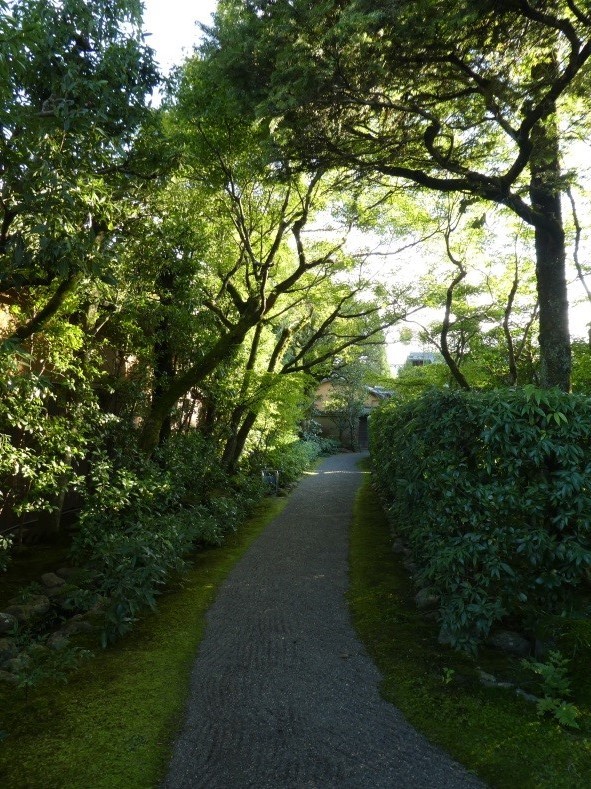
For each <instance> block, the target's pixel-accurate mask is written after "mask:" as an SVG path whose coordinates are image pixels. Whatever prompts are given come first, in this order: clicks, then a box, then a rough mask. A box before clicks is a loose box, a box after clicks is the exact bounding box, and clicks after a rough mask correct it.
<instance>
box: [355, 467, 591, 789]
mask: <svg viewBox="0 0 591 789" xmlns="http://www.w3.org/2000/svg"><path fill="white" fill-rule="evenodd" d="M391 544H392V538H391V535H390V529H389V525H388V523H387V521H386V518H385V516H384V513H383V510H382V508H381V504H380V501H379V498H378V496H377V494H376V493H375V491H374V490H373V489H372V487H371V482H369V481H367V482H366V483H365V484H364V486H363V488H362V490H361V492H360V494H359V496H358V499H357V503H356V510H355V518H354V524H353V527H352V533H351V548H350V551H351V555H350V562H351V565H350V566H351V586H350V591H349V602H350V606H351V610H352V614H353V618H354V622H355V626H356V628H357V630H358V632H359V634H360V637H361V638H362V640H363V641H364V643H365V644H366V647H367V649H368V651H369V652H370V654H371V655H372V656H373V658H374V660H375V661H376V663H377V665H378V667H379V668H380V671H381V672H382V675H383V683H382V693H383V695H384V697H385V698H386V699H387V700H388V701H390V702H392V703H394V704H396V705H397V706H398V707H399V708H400V709H401V710H402V712H403V713H404V715H405V716H406V718H407V719H408V720H409V721H410V723H412V724H413V725H414V726H415V727H416V728H417V729H419V730H420V731H422V732H423V733H424V734H425V735H426V736H427V737H428V738H429V739H430V740H431V741H432V742H434V743H437V744H438V745H439V746H441V747H442V748H443V749H445V750H446V751H448V752H449V753H450V754H451V755H452V756H453V757H454V758H455V759H457V760H458V761H460V762H461V763H462V764H464V765H465V766H466V767H467V768H468V769H469V770H471V771H473V772H474V773H476V774H478V775H479V776H480V777H481V778H482V779H484V781H486V783H487V784H488V785H489V786H491V787H499V788H502V787H507V789H509V787H510V788H511V789H513V787H515V786H520V787H523V788H524V789H526V788H527V787H531V789H534V787H535V789H540V787H547V788H548V789H561V788H562V787H564V789H567V787H568V789H573V787H587V786H591V727H590V725H589V714H588V709H587V710H585V709H583V712H584V713H586V715H585V716H584V719H583V721H582V722H581V728H580V730H576V731H575V730H566V729H561V728H560V727H559V726H558V725H557V724H556V723H555V722H554V721H553V720H552V719H545V718H540V717H538V716H537V715H536V707H535V705H534V704H532V703H531V702H528V701H525V700H524V699H521V698H519V697H517V696H516V695H515V691H514V690H510V689H507V690H505V689H499V688H485V687H483V686H482V685H481V684H480V683H479V676H478V675H479V670H480V669H483V670H485V671H487V672H490V673H492V674H494V675H495V676H496V677H504V676H506V675H507V673H508V672H509V673H510V674H511V676H512V677H513V678H514V677H515V672H516V671H517V672H518V671H519V663H518V661H513V663H512V661H511V659H509V658H507V657H505V656H504V655H499V654H498V653H495V652H494V651H493V650H488V649H482V650H481V651H480V652H479V654H478V657H477V658H476V659H472V658H470V657H468V656H465V655H463V654H461V653H458V652H455V651H452V650H451V649H450V648H448V647H443V646H441V645H439V644H438V642H437V631H438V628H437V625H436V623H435V622H434V620H430V619H429V618H426V617H425V615H424V614H421V613H419V612H418V611H417V609H416V607H415V605H414V600H413V597H414V593H415V589H414V587H413V586H412V583H411V582H410V580H409V578H408V574H407V572H406V571H405V569H404V567H403V565H402V561H401V558H400V557H399V556H397V555H395V554H394V553H393V552H392V549H391ZM523 680H524V683H526V682H527V679H526V677H525V676H524V677H523ZM520 684H521V682H520ZM523 687H524V688H525V689H528V690H529V689H530V688H527V685H523ZM579 705H580V701H579Z"/></svg>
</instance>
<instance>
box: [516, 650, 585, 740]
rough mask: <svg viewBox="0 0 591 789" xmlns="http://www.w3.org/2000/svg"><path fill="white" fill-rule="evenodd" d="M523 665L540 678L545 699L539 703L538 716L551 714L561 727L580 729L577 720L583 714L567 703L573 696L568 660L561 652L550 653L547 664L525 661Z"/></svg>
mask: <svg viewBox="0 0 591 789" xmlns="http://www.w3.org/2000/svg"><path fill="white" fill-rule="evenodd" d="M522 663H523V665H524V666H525V667H526V668H528V669H530V670H531V671H533V672H534V674H537V676H538V677H540V681H541V685H542V693H543V696H544V697H543V698H542V699H540V700H539V702H538V714H539V715H544V714H546V713H550V714H551V715H553V716H554V717H555V718H556V720H557V721H558V723H560V725H561V726H569V727H571V728H574V729H578V728H579V724H578V723H577V718H578V717H579V716H580V714H581V713H580V711H579V710H578V709H577V708H576V707H575V705H574V704H571V703H569V702H568V701H565V699H566V698H568V697H569V696H570V695H571V684H570V678H569V676H568V666H569V661H568V659H567V658H565V657H564V656H563V655H561V654H560V652H550V653H549V655H548V659H547V661H545V662H540V661H536V660H523V661H522Z"/></svg>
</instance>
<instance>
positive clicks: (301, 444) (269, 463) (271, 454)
mask: <svg viewBox="0 0 591 789" xmlns="http://www.w3.org/2000/svg"><path fill="white" fill-rule="evenodd" d="M321 452H322V447H321V445H320V443H319V442H318V441H292V442H291V443H288V444H281V445H279V446H278V447H276V448H275V449H272V450H270V451H268V452H266V453H265V454H264V456H259V455H257V456H254V457H253V458H251V460H250V463H251V466H252V464H253V463H258V464H259V465H260V467H261V468H262V467H263V466H265V467H268V468H276V469H279V486H280V487H282V488H284V487H289V486H290V485H293V484H294V483H295V482H296V481H297V480H298V478H299V477H300V476H301V474H302V472H303V471H304V470H305V469H306V468H308V466H309V465H310V464H311V463H313V462H314V461H315V460H316V458H317V457H319V456H320V454H321Z"/></svg>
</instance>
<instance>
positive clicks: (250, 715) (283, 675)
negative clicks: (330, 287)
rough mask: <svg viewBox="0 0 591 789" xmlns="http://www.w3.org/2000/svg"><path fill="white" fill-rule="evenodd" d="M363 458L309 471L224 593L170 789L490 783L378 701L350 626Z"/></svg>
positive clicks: (202, 655)
mask: <svg viewBox="0 0 591 789" xmlns="http://www.w3.org/2000/svg"><path fill="white" fill-rule="evenodd" d="M359 457H360V455H355V454H348V455H336V456H333V457H330V458H328V459H327V460H326V461H325V462H324V463H323V464H322V465H321V466H320V467H319V468H318V469H317V470H316V471H315V472H313V473H309V474H308V475H306V476H305V477H304V479H303V480H302V482H301V483H300V484H299V485H298V487H297V488H296V490H295V491H294V492H293V493H292V495H291V497H290V500H289V502H288V504H287V506H286V508H285V510H284V511H283V512H282V513H281V515H279V516H278V517H277V518H275V520H273V522H272V523H271V524H270V525H269V526H268V527H267V529H266V530H265V532H264V533H263V534H262V535H261V537H259V538H258V540H257V541H256V542H255V543H254V544H253V545H252V546H251V548H250V549H249V550H248V551H247V553H246V554H245V555H244V557H243V558H242V559H241V561H240V562H239V563H238V564H237V565H236V566H235V568H234V569H233V571H232V572H231V574H230V575H229V577H228V578H227V580H226V582H225V583H224V584H223V586H222V587H221V589H220V592H219V594H218V597H217V599H216V602H215V603H214V605H213V606H212V607H211V609H210V610H209V613H208V624H207V628H206V634H205V637H204V640H203V642H202V644H201V646H200V649H199V654H198V657H197V659H196V662H195V665H194V668H193V673H192V679H191V690H190V697H189V701H188V709H187V717H186V720H185V724H184V727H183V729H182V732H181V734H180V737H179V739H178V740H177V743H176V745H175V749H174V754H173V758H172V762H171V764H170V768H169V773H168V776H167V778H166V780H165V783H164V786H165V787H166V788H167V789H181V788H183V789H184V788H185V787H187V788H188V787H191V789H196V788H197V787H202V789H246V787H252V789H255V788H256V789H301V788H303V787H317V788H318V789H325V788H328V787H334V788H335V789H337V787H338V789H357V788H358V789H378V788H381V787H384V788H385V787H388V788H389V789H390V788H392V787H396V789H401V788H405V787H408V789H411V788H412V789H422V788H423V787H424V789H427V787H428V789H438V788H439V787H441V789H443V788H444V787H445V789H459V788H460V787H462V789H464V788H466V789H467V788H468V787H482V784H481V783H480V782H479V781H478V779H476V778H474V777H473V776H472V775H471V774H469V773H468V772H467V771H466V770H465V769H464V768H463V767H461V766H460V765H458V764H457V763H455V762H453V761H452V760H451V758H450V757H449V756H447V755H446V754H444V753H443V752H441V751H440V750H438V749H437V748H435V747H434V746H432V745H430V744H429V743H428V742H427V741H426V740H425V739H424V737H422V735H420V734H418V733H417V732H416V731H415V730H414V729H413V728H412V727H411V726H410V725H409V724H408V723H407V722H406V721H405V719H404V717H403V716H402V713H401V712H399V710H397V709H396V708H395V707H394V706H392V705H391V704H389V703H387V702H386V701H384V700H383V699H382V698H381V697H380V695H379V692H378V685H379V681H380V675H379V673H378V671H377V669H376V667H375V666H374V664H373V663H372V661H371V660H370V658H369V657H368V655H367V653H366V652H365V649H364V647H363V646H362V644H361V643H360V641H359V640H358V638H357V636H356V634H355V632H354V630H353V627H352V625H351V621H350V617H349V612H348V609H347V604H346V601H345V598H344V594H345V591H346V589H347V584H348V564H347V551H348V531H349V525H350V523H351V517H352V506H353V501H354V499H355V494H356V491H357V489H358V487H359V484H360V483H361V479H362V473H363V472H361V471H359V470H358V469H357V467H356V463H357V461H358V460H359Z"/></svg>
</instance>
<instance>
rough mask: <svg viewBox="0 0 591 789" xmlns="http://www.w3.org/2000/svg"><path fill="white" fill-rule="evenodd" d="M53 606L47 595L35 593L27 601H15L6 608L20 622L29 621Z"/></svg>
mask: <svg viewBox="0 0 591 789" xmlns="http://www.w3.org/2000/svg"><path fill="white" fill-rule="evenodd" d="M50 607H51V603H50V602H49V598H48V597H47V596H46V595H41V594H35V595H31V597H30V598H29V599H28V600H27V602H26V603H14V604H13V605H11V606H9V607H8V608H7V609H6V612H5V613H7V614H11V615H12V616H14V617H15V618H16V619H17V620H18V621H19V622H29V621H30V620H31V619H34V618H35V617H37V616H43V614H46V613H47V612H48V611H49V609H50Z"/></svg>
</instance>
